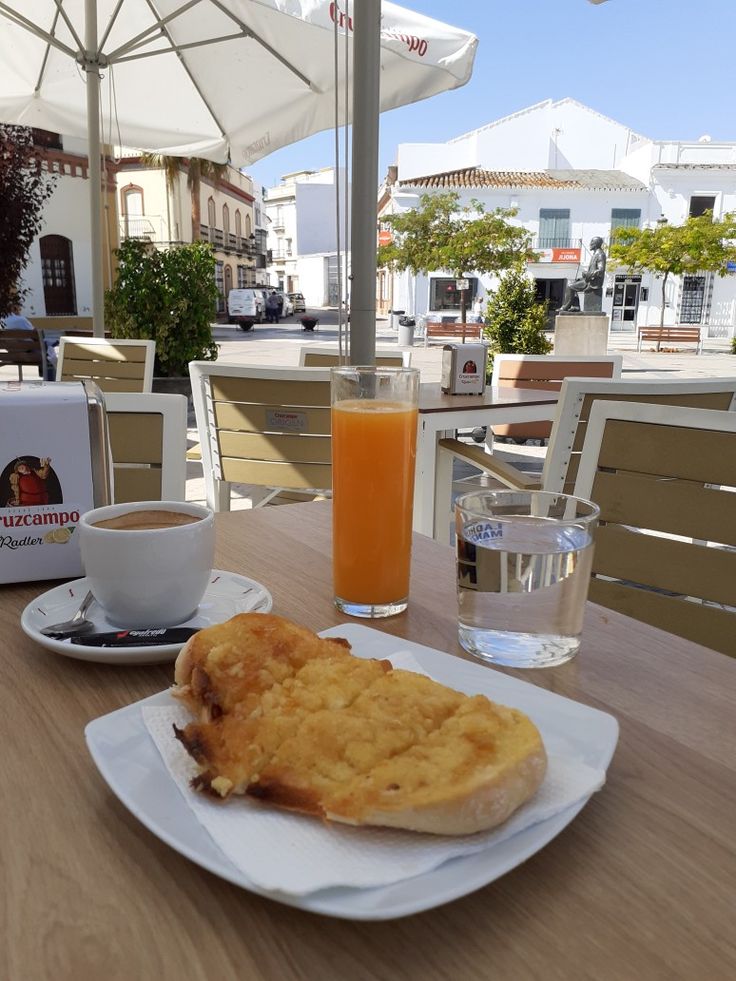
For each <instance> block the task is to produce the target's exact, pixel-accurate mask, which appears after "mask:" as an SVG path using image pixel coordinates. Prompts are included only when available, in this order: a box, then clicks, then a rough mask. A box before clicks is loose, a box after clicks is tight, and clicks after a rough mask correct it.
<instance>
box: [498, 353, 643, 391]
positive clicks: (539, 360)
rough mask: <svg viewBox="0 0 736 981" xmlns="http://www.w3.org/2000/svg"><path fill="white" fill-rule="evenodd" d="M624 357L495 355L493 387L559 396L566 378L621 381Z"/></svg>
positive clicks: (603, 355) (601, 355) (614, 355)
mask: <svg viewBox="0 0 736 981" xmlns="http://www.w3.org/2000/svg"><path fill="white" fill-rule="evenodd" d="M622 365H623V355H622V354H600V355H598V354H595V355H577V356H575V357H573V356H572V355H571V356H569V357H567V356H564V355H558V354H496V355H495V356H494V358H493V376H492V380H491V384H492V385H495V386H499V387H504V388H505V387H511V388H538V389H543V390H544V391H553V392H559V390H560V388H561V387H562V382H563V380H564V379H565V378H569V377H571V376H573V377H576V378H620V377H621V367H622Z"/></svg>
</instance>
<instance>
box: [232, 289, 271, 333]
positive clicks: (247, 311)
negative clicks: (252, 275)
mask: <svg viewBox="0 0 736 981" xmlns="http://www.w3.org/2000/svg"><path fill="white" fill-rule="evenodd" d="M264 310H265V301H264V299H263V297H262V296H261V293H260V291H259V290H255V289H239V290H238V289H236V290H230V292H229V293H228V297H227V318H228V323H231V324H237V325H238V327H240V329H241V330H250V329H251V328H252V326H253V324H260V323H261V321H262V320H263V311H264Z"/></svg>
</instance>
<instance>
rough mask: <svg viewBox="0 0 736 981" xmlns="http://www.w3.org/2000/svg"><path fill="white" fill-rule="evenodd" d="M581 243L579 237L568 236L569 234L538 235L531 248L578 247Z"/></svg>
mask: <svg viewBox="0 0 736 981" xmlns="http://www.w3.org/2000/svg"><path fill="white" fill-rule="evenodd" d="M582 244H583V240H582V239H581V238H570V236H569V235H553V236H551V237H550V236H546V235H545V236H541V235H538V236H537V237H536V238H535V239H534V241H533V243H532V248H533V249H579V248H581V246H582Z"/></svg>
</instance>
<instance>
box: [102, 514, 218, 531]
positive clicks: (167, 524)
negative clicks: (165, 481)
mask: <svg viewBox="0 0 736 981" xmlns="http://www.w3.org/2000/svg"><path fill="white" fill-rule="evenodd" d="M201 520H202V519H201V518H200V517H198V516H197V515H196V514H187V513H186V512H184V511H162V510H153V509H151V510H148V511H147V510H140V511H126V512H125V513H124V514H116V515H115V517H114V518H104V519H103V520H102V521H95V522H94V523H93V527H95V528H108V529H111V530H113V531H153V530H155V529H156V528H178V527H179V525H191V524H194V523H195V522H196V521H201Z"/></svg>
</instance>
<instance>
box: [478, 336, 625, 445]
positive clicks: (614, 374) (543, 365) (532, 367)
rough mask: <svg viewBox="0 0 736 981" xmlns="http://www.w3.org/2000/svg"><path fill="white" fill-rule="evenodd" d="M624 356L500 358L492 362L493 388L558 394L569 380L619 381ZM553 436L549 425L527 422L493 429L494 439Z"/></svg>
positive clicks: (539, 355) (541, 355)
mask: <svg viewBox="0 0 736 981" xmlns="http://www.w3.org/2000/svg"><path fill="white" fill-rule="evenodd" d="M622 364H623V355H622V354H601V355H579V356H577V357H572V356H571V357H563V356H562V355H555V354H497V355H495V357H494V358H493V375H492V379H491V384H492V385H494V386H498V387H500V388H538V389H542V390H543V391H553V392H559V390H560V388H561V387H562V382H563V381H564V379H565V378H569V377H570V376H574V377H578V378H580V377H582V378H620V377H621V367H622ZM551 432H552V424H551V423H549V422H524V423H516V424H512V425H508V426H494V427H493V434H494V436H514V437H517V438H520V439H521V438H523V439H548V438H549V437H550V435H551Z"/></svg>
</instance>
